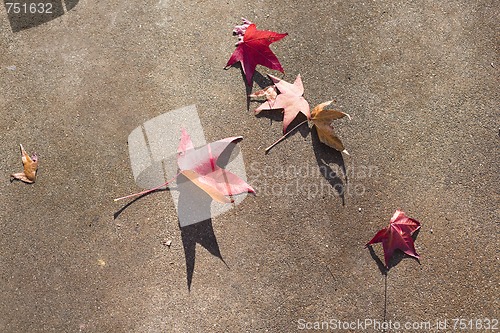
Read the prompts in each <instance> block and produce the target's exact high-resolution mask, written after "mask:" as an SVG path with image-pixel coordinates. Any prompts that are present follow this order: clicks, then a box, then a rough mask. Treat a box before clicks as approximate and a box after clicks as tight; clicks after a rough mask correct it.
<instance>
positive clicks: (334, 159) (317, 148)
mask: <svg viewBox="0 0 500 333" xmlns="http://www.w3.org/2000/svg"><path fill="white" fill-rule="evenodd" d="M311 140H312V145H313V150H314V156H315V157H316V162H317V163H318V167H319V171H320V173H321V175H322V176H323V177H324V178H325V179H326V180H327V181H328V183H329V184H330V186H331V187H332V188H333V190H334V191H335V193H336V194H337V195H338V196H339V197H340V199H341V200H342V206H345V192H346V188H347V186H348V179H347V172H346V169H345V163H344V157H343V156H342V153H341V152H339V151H337V150H335V149H333V148H331V147H329V146H327V145H325V144H324V143H322V142H321V141H320V140H319V137H318V132H317V130H316V126H313V129H312V130H311ZM332 164H334V165H337V166H338V167H339V168H340V172H338V170H334V169H333V168H332V167H331V165H332ZM343 177H345V183H344V180H343V179H342V178H343Z"/></svg>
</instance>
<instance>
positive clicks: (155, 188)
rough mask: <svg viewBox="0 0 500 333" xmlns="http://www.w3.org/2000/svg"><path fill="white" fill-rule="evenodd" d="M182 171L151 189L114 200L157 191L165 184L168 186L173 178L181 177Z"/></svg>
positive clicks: (117, 199)
mask: <svg viewBox="0 0 500 333" xmlns="http://www.w3.org/2000/svg"><path fill="white" fill-rule="evenodd" d="M180 174H181V173H180V172H179V173H178V174H176V175H175V176H174V177H173V178H172V179H170V180H169V181H167V182H165V183H163V184H161V185H159V186H156V187H153V188H150V189H149V190H144V191H142V192H138V193H134V194H129V195H126V196H124V197H121V198H116V199H113V201H115V202H116V201H120V200H123V199H128V198H132V197H137V196H139V195H143V194H147V193H150V192H153V191H156V190H158V189H160V188H162V187H163V186H167V185H168V183H170V182H172V181H173V180H175V179H176V178H177V177H179V175H180Z"/></svg>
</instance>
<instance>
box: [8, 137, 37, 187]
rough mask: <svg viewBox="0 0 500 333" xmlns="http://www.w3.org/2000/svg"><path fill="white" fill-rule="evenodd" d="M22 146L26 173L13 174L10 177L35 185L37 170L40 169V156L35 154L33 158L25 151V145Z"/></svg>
mask: <svg viewBox="0 0 500 333" xmlns="http://www.w3.org/2000/svg"><path fill="white" fill-rule="evenodd" d="M20 146H21V156H22V161H23V166H24V171H23V172H19V173H13V174H11V175H10V176H11V177H13V178H14V179H18V180H21V181H23V182H25V183H29V184H31V183H34V182H35V179H36V170H37V169H38V155H37V154H36V153H33V155H31V157H30V156H29V155H28V153H26V150H24V147H23V145H20Z"/></svg>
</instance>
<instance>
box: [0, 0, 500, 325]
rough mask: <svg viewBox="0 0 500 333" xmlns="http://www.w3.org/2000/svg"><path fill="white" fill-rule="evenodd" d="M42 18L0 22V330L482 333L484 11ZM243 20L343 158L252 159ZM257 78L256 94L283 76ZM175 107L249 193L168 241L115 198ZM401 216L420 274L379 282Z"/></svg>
mask: <svg viewBox="0 0 500 333" xmlns="http://www.w3.org/2000/svg"><path fill="white" fill-rule="evenodd" d="M54 3H55V2H54ZM56 7H57V6H56ZM57 8H58V9H57ZM57 8H56V9H57V10H58V11H59V12H58V13H59V14H58V13H57V12H56V14H54V15H53V16H52V17H50V19H47V20H45V19H38V20H37V19H34V18H31V19H28V20H24V21H23V19H22V18H19V17H17V16H15V15H8V14H7V6H1V7H0V31H1V32H0V123H1V124H2V127H1V130H0V151H1V155H2V158H1V163H0V171H1V172H0V174H1V175H2V177H1V180H0V198H1V199H0V233H1V237H0V331H1V332H294V331H298V330H300V329H301V328H302V327H303V326H305V324H306V323H308V327H309V326H310V325H313V323H314V322H318V321H321V322H323V321H327V322H329V323H330V321H331V323H332V324H335V323H336V322H335V320H341V321H345V322H349V323H350V322H354V321H357V320H360V321H364V320H365V319H368V320H370V319H372V320H377V321H379V323H380V322H381V321H384V320H385V321H386V322H387V323H388V322H389V321H392V323H396V322H397V323H400V324H401V325H403V324H404V323H406V322H410V323H417V325H418V323H420V322H427V321H430V322H431V324H432V328H431V329H430V330H427V331H432V332H437V331H438V329H437V327H436V321H437V320H441V321H444V320H447V329H446V330H439V331H441V332H444V331H452V330H453V325H454V322H453V319H454V318H463V319H466V320H467V323H466V325H469V320H473V323H472V324H473V325H476V323H477V322H476V319H478V320H483V323H485V322H486V321H485V319H490V320H493V319H494V318H496V319H497V320H498V319H499V317H500V316H499V311H498V309H499V308H500V307H499V301H498V299H499V298H498V296H499V283H500V280H499V278H498V276H499V275H498V271H499V260H500V259H499V250H498V248H499V242H498V232H499V229H498V221H499V212H500V208H499V205H498V201H499V191H498V183H499V177H498V162H499V125H500V118H499V113H498V107H499V104H498V100H499V93H498V92H499V91H498V83H499V81H498V74H499V68H500V61H499V60H500V59H499V54H498V51H499V50H498V46H499V44H498V42H499V40H498V28H499V27H498V17H499V14H500V10H499V9H500V8H499V4H498V2H496V1H487V0H484V1H463V0H461V1H446V0H445V1H384V0H380V1H378V0H377V1H371V0H370V1H316V0H311V1H281V0H279V1H254V2H251V3H248V2H246V1H241V0H236V1H201V0H200V1H191V0H184V1H178V0H159V1H158V0H155V1H146V2H138V1H116V0H112V1H87V0H80V1H66V2H65V4H59V7H57ZM241 16H244V17H246V18H248V19H250V20H251V21H253V22H255V23H257V27H258V28H260V29H269V30H274V31H277V32H288V33H289V35H288V36H287V37H286V38H285V39H283V40H281V41H279V42H277V43H274V44H273V45H272V46H271V48H272V50H274V52H275V53H276V54H277V56H278V58H279V59H280V61H281V64H282V65H283V67H284V68H285V71H286V76H285V79H286V80H288V81H293V79H294V78H295V76H296V75H297V74H301V75H302V79H303V82H304V87H305V97H306V98H307V99H308V101H309V102H310V104H311V105H316V104H317V103H320V102H323V101H326V100H329V99H333V98H335V99H336V100H337V105H338V108H339V109H340V110H341V111H344V112H347V113H349V114H350V115H351V116H352V120H351V121H349V120H347V119H342V120H339V121H336V123H335V126H336V129H337V131H338V134H339V136H340V137H341V138H342V139H343V142H344V144H345V145H346V147H347V149H348V150H349V152H350V154H351V156H345V155H344V156H343V157H342V156H341V155H339V154H338V153H337V152H335V151H333V150H331V149H329V148H327V147H325V146H323V145H322V144H320V143H318V142H317V139H316V137H315V136H314V133H307V131H302V132H298V133H296V134H294V135H292V136H291V137H289V138H288V139H287V140H285V141H284V142H282V143H281V144H280V145H278V146H277V147H275V148H274V149H273V150H272V151H271V152H270V153H269V154H268V155H265V154H264V148H265V147H266V146H268V145H269V144H270V143H272V142H273V141H274V140H275V139H277V138H278V137H279V136H280V135H281V130H282V123H281V121H276V120H273V118H276V117H274V116H273V114H271V115H270V116H267V117H255V116H254V115H253V114H252V112H251V110H252V109H253V108H255V107H257V106H258V103H255V102H251V103H250V105H249V107H250V111H248V110H247V97H246V94H247V91H246V90H245V84H244V81H243V78H242V75H241V71H240V69H239V68H231V69H229V70H226V71H224V70H223V67H224V66H225V64H226V62H227V60H228V59H229V56H230V54H231V53H232V52H233V50H234V43H235V38H234V37H233V36H231V31H232V29H233V26H234V25H236V24H239V23H240V17H241ZM257 71H258V73H257V74H256V76H255V79H256V81H257V82H258V83H260V84H265V83H266V80H265V74H266V73H272V74H275V75H278V74H279V73H276V72H275V71H268V70H267V69H266V68H264V67H260V66H259V67H257ZM256 89H259V85H258V84H255V85H254V87H253V90H254V91H255V90H256ZM187 105H196V108H197V110H198V112H199V117H200V119H201V124H202V126H203V130H204V134H205V137H206V139H207V141H208V142H209V141H214V140H218V139H221V138H224V137H228V136H235V135H242V136H243V137H244V140H243V141H242V142H241V143H239V146H240V147H241V150H242V152H243V158H244V161H245V165H246V172H247V177H248V181H249V183H250V184H251V185H253V186H254V187H255V189H256V190H257V196H255V197H254V196H248V197H247V198H246V199H245V200H244V201H243V202H242V203H241V204H240V205H238V206H236V207H235V208H233V209H231V210H229V211H227V212H226V213H224V214H221V215H219V216H217V217H214V218H213V219H212V220H211V221H206V222H203V223H200V224H196V225H193V226H190V227H186V228H183V229H180V228H179V226H178V220H177V215H176V210H175V206H174V203H173V201H172V199H171V197H170V195H169V194H168V193H167V192H157V193H153V194H150V195H148V196H145V197H142V198H140V199H139V200H136V201H134V202H133V203H132V204H130V205H128V206H127V202H117V203H115V202H113V198H116V197H120V196H122V195H125V194H129V193H133V192H136V191H139V190H140V188H139V187H138V186H137V185H136V184H135V182H134V178H133V175H132V171H131V166H130V161H129V156H128V146H127V137H128V135H129V134H130V132H131V131H132V130H133V129H134V128H136V127H137V126H140V125H141V124H143V123H144V122H146V121H147V120H149V119H151V118H154V117H156V116H158V115H161V114H163V113H165V112H168V111H171V110H174V109H178V108H181V107H184V106H187ZM20 143H22V144H23V145H24V147H25V148H26V149H27V150H28V151H29V152H32V151H36V152H38V153H39V156H40V167H39V172H38V179H37V182H36V183H35V184H33V185H27V184H24V183H21V182H12V183H11V182H10V181H9V175H10V174H11V173H13V172H19V171H20V169H21V167H22V166H21V159H20V154H19V144H20ZM325 165H328V166H329V167H330V169H325ZM341 165H344V166H345V169H346V171H347V180H346V179H345V177H343V175H342V174H340V173H339V172H338V170H339V166H341ZM320 167H322V168H321V169H320ZM320 170H327V174H326V175H322V174H321V172H320ZM336 170H337V174H333V172H335V171H336ZM325 176H326V177H325ZM339 189H344V191H343V193H339V191H338V190H339ZM396 209H402V210H404V211H405V212H406V213H407V214H408V215H409V216H411V217H413V218H415V219H417V220H419V221H420V222H421V223H422V229H421V231H420V233H419V234H418V236H417V238H416V242H415V244H416V249H417V251H418V252H419V254H420V255H421V260H420V264H419V263H418V262H417V261H416V260H414V259H412V258H409V257H406V256H403V255H396V256H395V257H394V258H393V260H391V264H392V267H391V269H390V270H389V271H388V272H386V271H384V270H383V269H382V267H381V262H383V252H382V248H381V245H380V244H378V245H375V246H374V247H373V250H372V251H369V250H368V249H365V248H364V244H365V243H366V242H367V241H369V240H370V239H371V237H372V236H373V235H374V234H375V233H376V232H377V231H378V230H379V229H380V228H382V227H384V226H386V225H387V224H388V223H389V219H390V217H391V216H392V214H393V213H394V211H395V210H396ZM169 240H171V246H170V247H169V246H166V245H165V244H166V242H167V241H169ZM188 285H189V286H190V289H189V288H188ZM492 323H493V322H492ZM455 324H456V323H455ZM498 325H499V324H497V326H496V327H497V328H498ZM329 328H331V331H334V330H333V326H330V327H329ZM483 328H484V327H483ZM344 331H366V332H380V331H382V330H381V329H376V328H374V327H366V328H364V329H361V328H360V327H356V328H352V327H351V328H350V329H347V330H344ZM386 331H390V332H394V331H397V330H395V329H394V327H393V329H388V330H386ZM400 331H406V332H410V331H412V330H405V329H403V328H402V329H401V330H400ZM415 331H417V330H415ZM421 331H425V330H421ZM476 331H477V330H476ZM479 331H480V330H479Z"/></svg>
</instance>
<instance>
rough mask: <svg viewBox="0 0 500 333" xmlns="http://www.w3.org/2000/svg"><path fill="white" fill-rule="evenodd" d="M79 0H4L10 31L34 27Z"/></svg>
mask: <svg viewBox="0 0 500 333" xmlns="http://www.w3.org/2000/svg"><path fill="white" fill-rule="evenodd" d="M78 1H79V0H64V1H61V0H58V1H55V0H51V1H47V0H45V1H13V0H4V5H5V11H6V12H7V17H8V18H9V22H10V27H11V29H12V32H18V31H21V30H24V29H29V28H33V27H36V26H38V25H40V24H43V23H46V22H49V21H51V20H53V19H55V18H57V17H59V16H61V15H64V13H65V12H68V11H70V10H71V9H73V8H74V7H75V6H76V5H77V4H78Z"/></svg>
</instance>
